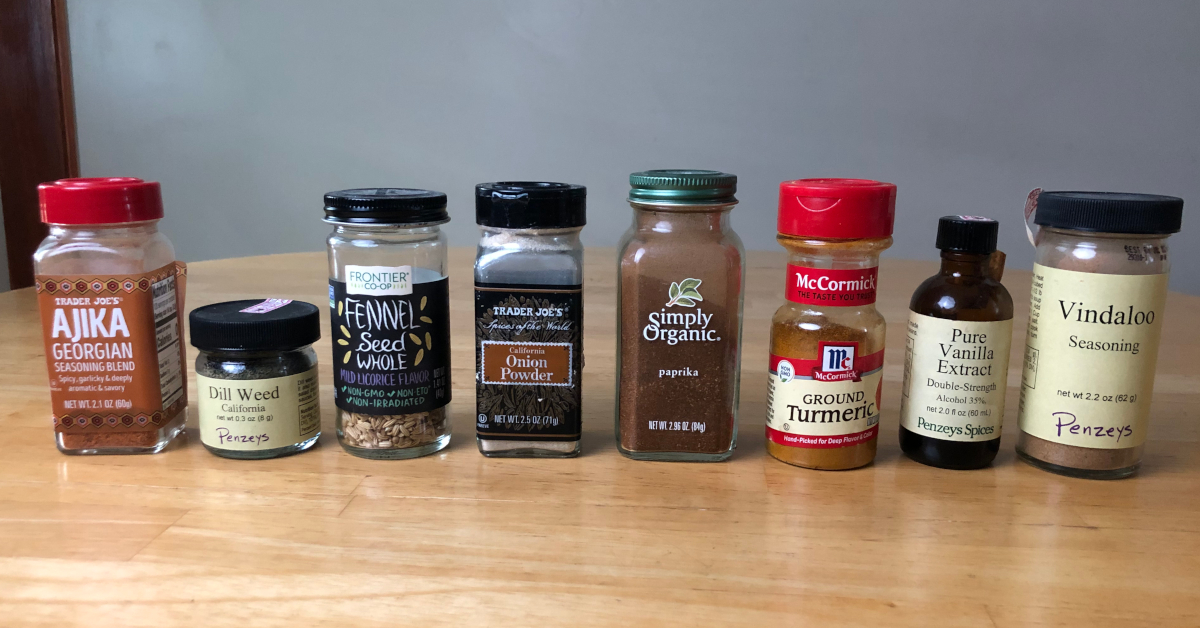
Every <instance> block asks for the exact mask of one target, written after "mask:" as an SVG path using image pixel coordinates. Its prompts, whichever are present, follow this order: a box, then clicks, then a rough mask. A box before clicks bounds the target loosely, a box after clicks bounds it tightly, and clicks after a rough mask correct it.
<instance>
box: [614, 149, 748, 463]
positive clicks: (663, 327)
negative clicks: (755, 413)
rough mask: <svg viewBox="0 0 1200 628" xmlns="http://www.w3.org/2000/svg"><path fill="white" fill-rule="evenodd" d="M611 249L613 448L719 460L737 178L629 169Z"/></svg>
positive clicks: (738, 324)
mask: <svg viewBox="0 0 1200 628" xmlns="http://www.w3.org/2000/svg"><path fill="white" fill-rule="evenodd" d="M629 183H630V187H631V188H632V189H631V190H630V191H629V204H630V205H631V206H633V226H632V227H630V229H629V231H628V232H626V233H625V236H624V237H623V238H622V241H621V244H620V245H619V246H618V249H617V251H618V253H617V256H618V258H617V259H618V275H617V295H618V306H617V309H618V318H617V417H616V430H617V445H618V449H619V450H620V451H621V453H622V454H624V455H626V456H628V457H630V458H634V459H637V460H679V461H701V462H703V461H720V460H725V459H727V458H729V456H730V455H731V454H732V453H733V448H734V445H735V443H736V441H737V410H738V384H739V376H740V374H741V337H742V287H743V284H744V280H745V269H744V266H743V261H744V258H745V252H744V250H743V248H742V241H741V239H739V238H738V236H737V234H736V233H734V232H733V229H732V228H730V225H729V213H730V211H731V210H732V209H733V206H734V205H736V204H737V199H736V198H734V193H735V191H736V190H737V177H736V176H734V175H731V174H725V173H722V172H713V171H710V170H649V171H646V172H635V173H633V174H631V175H629Z"/></svg>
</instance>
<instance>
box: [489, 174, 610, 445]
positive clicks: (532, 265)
mask: <svg viewBox="0 0 1200 628" xmlns="http://www.w3.org/2000/svg"><path fill="white" fill-rule="evenodd" d="M586 202H587V188H584V187H583V186H582V185H570V184H567V183H551V182H543V181H509V182H502V183H481V184H479V185H477V186H475V221H476V222H477V223H479V228H480V231H481V232H482V233H481V237H480V239H479V248H478V249H477V255H476V257H475V366H476V371H475V391H476V393H475V404H476V412H477V414H476V423H475V434H476V438H477V439H478V442H479V451H480V452H481V453H482V454H483V455H485V456H496V457H538V458H566V457H570V456H577V455H579V436H580V427H581V420H580V419H581V413H580V402H581V399H582V392H583V386H582V381H581V375H582V371H583V244H582V243H581V242H580V241H579V231H580V230H581V229H582V228H583V225H584V222H585V209H586V205H585V204H586Z"/></svg>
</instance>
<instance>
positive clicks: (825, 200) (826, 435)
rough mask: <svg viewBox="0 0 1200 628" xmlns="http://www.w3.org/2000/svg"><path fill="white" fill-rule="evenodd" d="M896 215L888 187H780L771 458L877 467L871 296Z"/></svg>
mask: <svg viewBox="0 0 1200 628" xmlns="http://www.w3.org/2000/svg"><path fill="white" fill-rule="evenodd" d="M895 208H896V186H894V185H892V184H890V183H881V182H879V181H868V180H865V179H800V180H797V181H785V182H783V183H782V184H780V186H779V236H778V240H779V243H780V244H782V245H783V247H784V248H785V249H787V251H788V265H787V283H786V284H785V287H784V296H785V298H786V299H787V303H785V304H784V305H783V306H781V307H780V308H779V309H778V310H777V311H776V312H775V316H774V317H773V318H772V319H771V342H770V347H771V355H770V374H769V377H768V379H767V453H769V454H771V455H772V456H774V457H775V458H778V459H779V460H782V461H784V462H786V463H788V464H794V465H797V466H801V467H808V468H810V469H854V468H856V467H861V466H864V465H868V464H870V463H871V461H872V460H874V459H875V450H876V446H877V445H878V435H879V411H880V406H879V402H880V396H881V393H882V390H883V340H884V331H885V326H886V323H885V322H884V320H883V316H881V315H880V314H879V312H878V311H876V310H875V291H876V281H877V277H878V276H879V254H880V253H881V252H883V250H884V249H886V248H888V247H889V246H891V244H892V237H891V236H892V222H893V220H894V218H895V212H896V209H895Z"/></svg>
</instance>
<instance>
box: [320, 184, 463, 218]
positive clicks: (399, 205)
mask: <svg viewBox="0 0 1200 628" xmlns="http://www.w3.org/2000/svg"><path fill="white" fill-rule="evenodd" d="M325 220H327V221H330V222H350V223H356V224H376V225H429V224H435V225H440V224H442V223H444V222H449V221H450V214H448V213H446V195H445V194H442V193H441V192H433V191H431V190H415V189H412V188H361V189H357V190H339V191H337V192H330V193H328V194H326V195H325Z"/></svg>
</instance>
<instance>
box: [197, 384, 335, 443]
mask: <svg viewBox="0 0 1200 628" xmlns="http://www.w3.org/2000/svg"><path fill="white" fill-rule="evenodd" d="M196 388H197V389H198V390H197V392H198V394H199V396H200V398H199V400H198V401H197V403H196V405H197V406H198V408H199V413H200V417H199V423H200V441H201V442H203V443H204V444H205V445H208V446H209V447H213V448H215V449H230V450H236V451H261V450H266V449H278V448H280V447H288V446H290V445H295V444H297V443H303V442H304V441H306V440H308V439H310V438H312V437H313V436H316V435H317V432H319V431H320V429H321V408H320V406H321V401H320V398H319V396H318V386H317V370H316V369H315V368H314V369H312V370H309V371H305V372H304V373H297V374H296V375H289V376H287V377H273V378H269V379H217V378H213V377H206V376H204V375H199V374H197V375H196Z"/></svg>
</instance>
